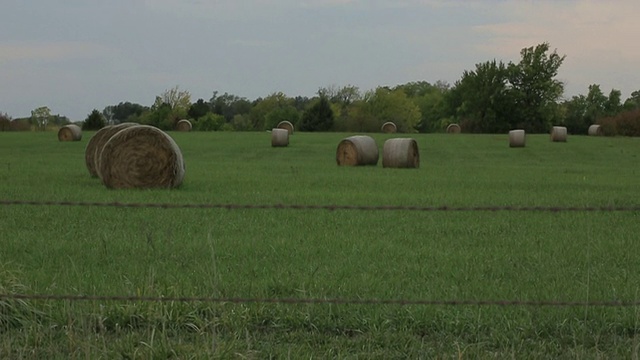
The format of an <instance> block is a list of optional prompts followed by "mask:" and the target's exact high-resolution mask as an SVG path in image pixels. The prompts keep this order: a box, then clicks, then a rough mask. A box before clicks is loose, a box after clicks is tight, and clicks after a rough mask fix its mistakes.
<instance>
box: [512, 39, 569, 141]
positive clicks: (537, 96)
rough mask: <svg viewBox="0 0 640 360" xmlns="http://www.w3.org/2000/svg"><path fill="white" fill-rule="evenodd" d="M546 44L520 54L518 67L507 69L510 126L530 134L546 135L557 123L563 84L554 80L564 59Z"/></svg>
mask: <svg viewBox="0 0 640 360" xmlns="http://www.w3.org/2000/svg"><path fill="white" fill-rule="evenodd" d="M548 52H549V44H548V43H542V44H539V45H537V46H535V47H528V48H524V49H522V50H521V51H520V55H521V57H522V58H521V60H520V62H519V63H518V64H513V63H510V64H509V66H508V70H509V71H508V80H509V84H510V88H509V93H510V94H512V96H510V98H511V100H512V101H513V102H514V104H515V107H514V108H513V109H512V110H513V111H514V113H513V121H512V125H513V124H515V127H519V128H523V129H525V130H528V131H532V132H546V131H548V130H549V128H550V126H551V125H553V124H554V123H559V122H560V120H561V116H560V114H561V113H560V111H559V109H560V108H559V106H558V100H559V99H560V97H561V96H562V94H563V92H564V84H563V83H562V82H561V81H559V80H557V79H556V76H557V75H558V69H559V68H560V66H561V65H562V62H563V61H564V59H565V56H560V55H558V53H557V52H556V51H555V50H554V51H553V52H552V53H548Z"/></svg>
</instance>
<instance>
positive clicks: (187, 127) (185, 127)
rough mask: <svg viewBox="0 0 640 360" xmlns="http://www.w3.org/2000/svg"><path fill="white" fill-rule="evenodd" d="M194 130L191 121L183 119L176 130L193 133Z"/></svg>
mask: <svg viewBox="0 0 640 360" xmlns="http://www.w3.org/2000/svg"><path fill="white" fill-rule="evenodd" d="M192 128H193V125H191V121H189V120H187V119H182V120H180V121H178V123H177V124H176V130H178V131H191V129H192Z"/></svg>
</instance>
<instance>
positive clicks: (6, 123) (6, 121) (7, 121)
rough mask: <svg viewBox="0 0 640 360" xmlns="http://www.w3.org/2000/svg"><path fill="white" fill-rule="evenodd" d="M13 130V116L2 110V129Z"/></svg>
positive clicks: (0, 125) (0, 128)
mask: <svg viewBox="0 0 640 360" xmlns="http://www.w3.org/2000/svg"><path fill="white" fill-rule="evenodd" d="M9 130H11V116H9V115H8V114H7V113H3V112H0V131H9Z"/></svg>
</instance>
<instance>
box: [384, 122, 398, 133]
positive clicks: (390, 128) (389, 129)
mask: <svg viewBox="0 0 640 360" xmlns="http://www.w3.org/2000/svg"><path fill="white" fill-rule="evenodd" d="M381 130H382V132H383V133H386V134H393V133H395V132H397V131H398V127H397V126H396V124H394V123H392V122H391V121H387V122H386V123H384V124H382V128H381Z"/></svg>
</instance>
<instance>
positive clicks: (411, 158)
mask: <svg viewBox="0 0 640 360" xmlns="http://www.w3.org/2000/svg"><path fill="white" fill-rule="evenodd" d="M382 167H385V168H387V167H388V168H413V169H417V168H419V167H420V153H419V152H418V143H417V142H416V141H415V140H414V139H411V138H397V139H389V140H387V141H385V142H384V146H383V147H382Z"/></svg>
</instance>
